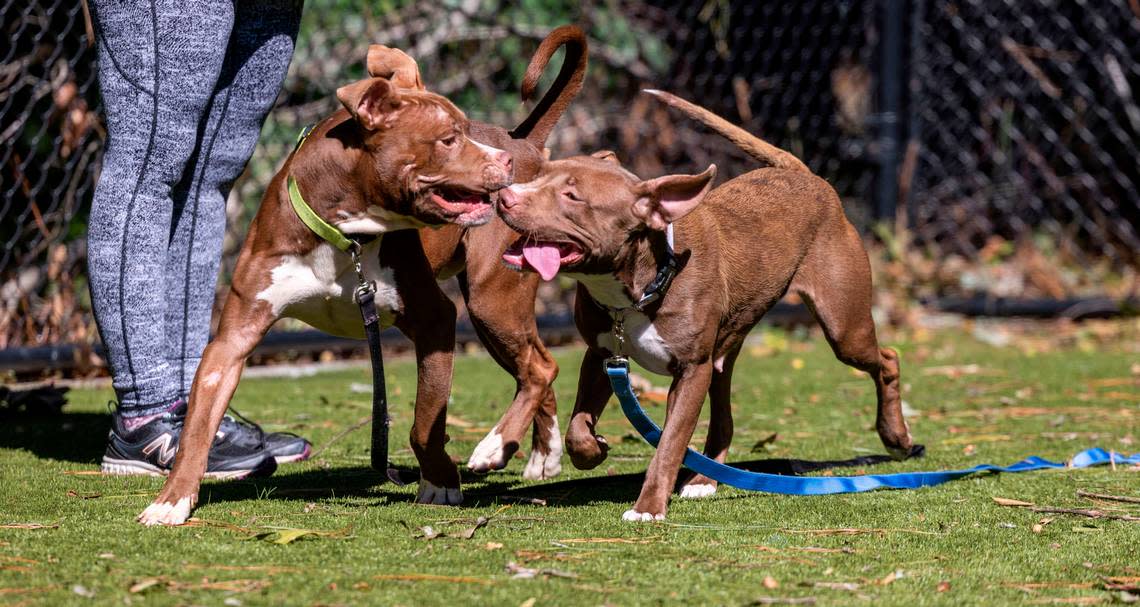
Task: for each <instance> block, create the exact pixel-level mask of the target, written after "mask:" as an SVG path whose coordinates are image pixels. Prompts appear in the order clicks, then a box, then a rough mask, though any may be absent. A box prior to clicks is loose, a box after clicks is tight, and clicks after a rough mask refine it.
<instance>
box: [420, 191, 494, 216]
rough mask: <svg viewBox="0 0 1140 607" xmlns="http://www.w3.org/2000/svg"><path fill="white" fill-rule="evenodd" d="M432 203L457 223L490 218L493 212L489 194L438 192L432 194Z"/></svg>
mask: <svg viewBox="0 0 1140 607" xmlns="http://www.w3.org/2000/svg"><path fill="white" fill-rule="evenodd" d="M431 201H432V202H434V203H435V204H436V205H438V206H439V208H441V209H443V211H444V213H446V214H447V215H448V216H449V217H452V218H454V220H455V221H456V223H467V222H468V221H472V220H478V219H483V218H485V217H490V213H491V212H492V207H491V195H490V194H487V193H479V192H471V191H457V190H436V191H433V192H432V193H431Z"/></svg>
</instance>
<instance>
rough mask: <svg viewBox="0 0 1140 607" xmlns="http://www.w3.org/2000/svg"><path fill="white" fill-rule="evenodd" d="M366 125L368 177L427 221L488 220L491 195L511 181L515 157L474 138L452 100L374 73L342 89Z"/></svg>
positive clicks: (362, 131)
mask: <svg viewBox="0 0 1140 607" xmlns="http://www.w3.org/2000/svg"><path fill="white" fill-rule="evenodd" d="M337 99H339V100H340V102H341V104H342V105H344V107H345V109H347V110H348V112H349V113H350V114H351V115H352V117H353V119H354V120H355V123H356V125H357V126H358V129H359V135H360V145H361V148H362V151H363V154H362V155H361V158H360V161H359V162H360V165H359V166H360V169H361V171H362V172H363V173H364V174H363V175H361V177H363V178H365V179H368V180H369V182H370V183H373V184H375V185H374V186H373V187H372V189H373V190H374V193H375V194H376V195H378V196H382V197H383V198H384V199H386V200H389V201H393V204H395V205H396V208H393V209H391V210H393V211H395V212H397V213H400V214H403V215H408V216H411V217H413V218H415V219H416V220H418V221H420V222H422V223H425V224H441V223H457V224H460V225H466V226H473V225H481V224H483V223H486V222H487V221H489V220H490V219H491V217H492V215H493V213H494V211H493V207H492V205H491V197H490V196H491V193H493V192H495V191H497V190H499V189H501V188H503V187H506V186H508V185H510V184H511V156H510V154H508V153H507V152H505V151H503V150H500V149H496V148H493V147H490V146H487V145H483V144H481V143H477V142H475V141H472V140H471V139H470V138H469V137H468V129H469V127H470V123H469V122H468V120H467V116H465V115H464V114H463V112H462V111H460V110H459V108H457V107H455V105H454V104H453V103H451V102H450V101H448V100H447V98H445V97H442V96H440V95H436V94H434V93H430V92H427V91H423V90H416V89H407V88H400V87H397V86H395V85H394V84H393V83H392V81H390V80H389V79H387V78H368V79H365V80H361V81H359V82H355V83H353V84H350V85H348V86H345V87H342V88H340V89H338V90H337Z"/></svg>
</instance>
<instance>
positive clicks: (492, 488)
mask: <svg viewBox="0 0 1140 607" xmlns="http://www.w3.org/2000/svg"><path fill="white" fill-rule="evenodd" d="M110 425H111V416H110V414H107V413H62V414H59V415H51V416H9V417H7V418H6V419H5V420H4V423H3V424H0V448H7V449H23V450H26V451H28V452H30V453H33V454H35V455H36V457H39V458H43V459H55V460H61V461H68V462H75V463H82V464H95V463H97V462H98V461H99V460H100V458H101V456H102V454H103V450H104V449H105V448H106V440H107V430H108V428H110ZM922 454H923V451H922V448H921V446H916V447H915V449H913V450H912V451H911V454H910V457H921V456H922ZM890 461H892V460H891V458H890V457H888V456H886V455H868V456H860V457H854V458H851V459H844V460H822V461H813V460H804V459H785V458H773V459H759V460H751V461H745V462H733V463H732V465H733V466H736V467H738V468H741V469H744V470H749V471H752V472H766V473H769V474H784V475H789V474H792V475H799V474H806V473H812V472H823V471H826V470H833V469H837V468H860V467H866V466H873V465H876V464H881V463H886V462H890ZM567 465H569V464H568V463H567ZM460 470H461V472H462V481H463V484H464V486H465V487H468V489H467V490H466V491H464V497H465V500H464V506H466V507H484V506H487V505H490V504H495V503H501V502H510V501H521V502H528V501H532V500H543V501H545V502H546V503H548V504H558V505H560V506H576V505H583V504H590V503H596V502H611V503H628V502H632V501H634V500H635V499H637V495H638V493H639V492H640V489H641V483H642V481H643V480H644V478H645V473H644V472H636V473H628V474H614V475H604V474H601V475H599V476H591V477H586V478H577V479H571V480H564V481H554V482H547V483H532V482H529V481H524V480H522V479H520V478H519V477H518V476H516V475H515V474H513V473H491V474H489V475H486V476H479V475H476V474H473V473H471V472H468V471H467V470H466V469H465V468H463V467H462V466H461V467H460ZM398 471H399V473H400V478H401V480H402V481H403V482H404V483H406V484H414V483H415V482H416V481H417V479H418V478H419V470H418V469H416V468H410V467H403V468H399V469H398ZM689 474H691V473H688V472H687V471H682V475H681V477H680V478H681V482H684V480H686V479H687V478H688V475H689ZM393 487H394V485H392V484H391V483H389V482H388V481H387V479H386V478H385V476H384V475H383V474H380V473H379V472H376V471H374V470H372V469H371V468H368V467H364V466H351V467H332V468H324V469H322V468H312V467H309V468H308V469H305V468H294V467H292V466H285V467H282V468H280V469H279V470H278V471H277V473H276V474H275V475H274V476H271V477H268V478H259V479H249V480H246V481H238V482H225V483H222V482H217V483H216V482H207V483H205V484H204V485H203V486H202V502H203V503H207V502H226V501H240V500H247V499H251V498H256V497H263V498H265V499H285V500H298V501H313V500H317V499H330V498H354V499H366V500H371V501H372V505H383V504H386V503H394V502H409V501H411V500H412V499H414V495H413V494H412V493H409V492H408V491H395V490H393Z"/></svg>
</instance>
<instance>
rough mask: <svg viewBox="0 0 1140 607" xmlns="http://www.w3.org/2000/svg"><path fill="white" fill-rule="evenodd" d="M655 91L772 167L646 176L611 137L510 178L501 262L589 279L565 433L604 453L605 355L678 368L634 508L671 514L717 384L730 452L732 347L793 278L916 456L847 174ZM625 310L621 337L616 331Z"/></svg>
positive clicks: (578, 461) (709, 450) (580, 307)
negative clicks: (830, 174)
mask: <svg viewBox="0 0 1140 607" xmlns="http://www.w3.org/2000/svg"><path fill="white" fill-rule="evenodd" d="M657 94H658V96H660V97H663V98H664V99H665V100H666V101H667V102H669V103H670V104H671V105H676V106H680V107H683V108H684V109H685V110H686V111H687V113H689V114H690V115H692V116H694V117H696V118H698V119H700V120H702V121H704V122H705V123H706V124H709V125H710V126H712V127H713V128H714V129H716V130H717V131H718V132H720V133H722V134H724V135H725V136H727V137H728V138H729V139H731V140H732V141H734V142H735V143H737V145H739V146H740V147H741V148H742V149H743V150H744V151H746V152H748V153H749V154H751V155H752V156H754V157H755V158H757V159H758V160H761V161H763V162H766V163H768V164H770V165H772V167H773V168H766V169H760V170H756V171H752V172H750V173H747V174H745V175H741V176H739V177H736V178H735V179H732V180H730V181H728V182H726V183H725V184H723V185H721V186H720V187H718V188H716V189H715V190H712V191H711V192H710V189H711V185H712V180H713V177H714V176H715V175H716V167H715V166H710V167H709V168H708V169H707V170H706V171H705V172H703V173H701V174H699V175H668V176H665V177H659V178H656V179H649V180H641V179H639V178H637V177H636V176H635V175H633V174H632V173H630V172H629V171H626V170H624V169H622V168H621V167H620V166H619V165H618V163H617V160H616V159H615V157H614V155H613V154H612V153H606V152H603V153H599V154H595V155H594V156H593V157H576V158H570V159H567V160H561V161H555V162H551V163H549V164H548V165H547V167H546V169H545V170H544V172H543V174H542V175H541V176H540V177H539V178H537V179H535V180H534V181H532V182H531V183H529V184H525V185H513V186H511V187H510V188H507V189H504V190H502V191H501V192H500V193H499V213H500V215H501V216H502V217H503V219H504V220H505V221H506V223H507V224H508V225H510V226H511V227H513V228H514V229H516V230H518V231H519V232H521V233H522V234H524V237H523V238H521V239H520V240H519V241H518V242H517V243H516V244H515V245H513V246H512V247H511V248H510V249H509V250H508V251H507V253H506V254H505V255H504V257H503V259H504V262H505V263H507V264H508V265H510V266H511V267H514V268H519V269H523V268H525V269H533V270H535V271H537V272H538V273H540V274H541V275H542V276H543V277H546V278H550V277H552V276H553V275H554V274H555V273H557V272H558V271H559V270H562V271H564V272H566V273H567V274H568V275H570V276H573V277H575V278H577V279H578V281H579V287H578V298H577V305H576V309H575V319H576V322H577V325H578V328H579V330H580V331H581V333H582V336H583V337H584V338H585V340H586V343H587V352H586V355H585V357H584V359H583V361H582V370H581V376H580V377H579V380H578V397H577V400H576V402H575V404H574V413H573V417H572V419H571V422H570V427H569V428H568V430H567V433H566V448H567V450H568V451H569V453H570V458H571V460H572V461H573V462H574V465H575V466H577V467H578V468H593V467H595V466H597V465H598V464H599V463H601V461H602V460H603V459H605V457H606V450H607V445H606V442H605V439H604V438H603V437H601V436H598V435H597V434H596V433H595V427H596V424H597V421H598V417H599V416H600V415H601V413H602V410H603V408H604V407H605V405H606V401H607V400H608V399H609V397H610V395H611V393H612V392H611V388H610V384H609V381H608V379H607V377H606V374H605V373H604V371H603V369H602V363H603V361H604V360H605V359H606V358H607V357H608V356H610V355H611V354H614V353H615V352H617V351H618V350H619V347H620V350H621V352H620V353H622V354H626V355H629V356H630V357H631V358H633V359H634V360H635V361H637V362H638V363H639V364H640V365H641V366H643V367H645V368H646V369H648V370H650V371H653V372H655V373H660V374H664V375H671V376H672V377H673V384H672V386H671V388H670V391H669V400H668V408H667V412H666V420H665V428H664V432H663V434H662V437H661V442H660V444H659V445H658V449H657V452H656V454H655V455H654V456H653V460H652V461H651V462H650V464H649V469H648V471H647V472H646V476H645V483H644V485H643V486H642V489H641V495H640V496H639V497H638V499H637V503H636V504H634V506H633V508H632V509H630V510H629V511H627V512H626V513H625V514H624V515H623V518H624V519H626V520H640V521H644V520H660V519H662V518H664V517H665V511H666V508H667V506H668V501H669V495H670V493H671V492H672V491H673V488H674V484H675V482H676V479H677V474H678V471H679V468H680V466H681V460H682V458H683V457H684V454H685V449H686V448H687V447H688V444H689V440H690V438H691V437H692V434H693V431H694V429H695V428H696V424H697V418H698V416H699V414H700V409H701V405H702V403H703V402H704V398H705V395H706V394H708V395H709V397H710V400H711V403H712V417H711V421H710V425H709V433H708V438H707V439H706V443H705V453H706V454H707V455H708V456H710V457H714V458H715V459H716V460H717V461H721V462H723V461H724V459H725V455H726V453H727V451H728V446H729V441H730V440H731V437H732V416H731V408H730V406H729V396H730V391H731V390H730V383H731V380H732V367H733V363H734V361H735V360H736V356H737V355H738V354H739V352H740V347H741V344H742V343H743V341H744V338H745V336H746V335H747V334H748V332H749V330H750V329H751V328H752V327H753V326H754V325H755V324H756V322H757V321H758V320H759V319H760V317H761V316H763V314H764V312H766V311H767V310H768V309H769V308H770V307H771V306H772V305H773V304H775V303H776V302H777V301H779V299H780V298H781V297H783V295H784V294H785V293H787V292H788V291H792V292H795V293H798V294H799V295H800V296H801V297H802V298H803V300H804V301H805V302H806V303H807V305H808V307H809V308H810V309H811V310H812V312H813V313H814V314H815V317H816V319H817V320H818V321H819V323H820V325H821V326H822V327H823V331H824V335H825V336H826V337H827V340H828V343H830V344H831V346H832V348H833V350H834V351H835V354H836V356H837V357H838V358H839V360H841V361H843V362H844V363H846V364H848V365H851V366H853V367H855V368H857V369H860V370H862V371H866V372H867V373H869V374H870V376H871V379H872V380H873V381H874V382H875V388H876V392H877V395H878V417H877V425H876V427H877V429H878V433H879V436H880V438H881V439H882V441H883V444H884V445H886V447H887V448H888V449H889V450H890V451H891V452H892V454H894V455H895V456H897V457H904V456H905V455H906V454H907V453H908V451H909V449H910V446H911V439H910V434H909V431H908V429H907V425H906V423H905V421H904V420H903V415H902V408H901V401H900V399H899V365H898V357H897V355H896V354H895V352H894V351H893V350H890V349H888V348H880V347H879V345H878V342H877V340H876V337H875V325H874V323H873V322H872V320H871V272H870V265H869V264H868V261H867V254H866V252H865V251H864V250H863V247H862V243H861V242H860V240H859V236H858V234H856V232H855V229H854V228H853V227H852V226H851V224H850V223H849V222H848V221H847V217H846V216H845V215H844V213H843V207H842V206H841V204H840V201H839V197H838V196H837V195H836V193H835V190H833V189H832V188H831V186H829V185H828V184H827V182H825V181H824V180H822V179H820V178H819V177H816V176H815V175H812V174H811V172H810V171H809V170H808V169H807V168H806V167H805V166H804V165H803V163H801V162H800V161H799V160H797V159H796V158H794V157H793V156H791V155H790V154H788V153H787V152H784V151H783V150H780V149H778V148H775V147H773V146H771V145H769V144H767V143H765V142H763V141H761V140H760V139H758V138H756V137H754V136H752V135H751V134H749V133H747V132H746V131H744V130H742V129H739V128H737V127H734V126H732V125H731V124H729V123H727V122H726V121H724V120H722V119H720V118H718V117H716V116H715V115H712V114H711V113H709V112H707V110H704V109H703V108H699V107H698V106H694V105H692V104H688V103H687V102H684V101H683V100H680V99H677V98H675V97H672V96H670V95H668V94H665V93H657ZM668 232H672V236H673V238H675V243H674V244H673V245H672V247H670V243H669V242H668V240H669V237H668V235H667V233H668ZM669 250H675V252H676V259H677V261H678V264H679V265H680V270H679V272H678V273H677V275H676V277H675V279H674V280H673V282H672V286H671V288H669V289H668V291H667V292H666V293H665V295H664V296H663V297H662V298H661V299H659V300H657V301H656V302H654V303H651V304H649V305H648V306H647V307H645V308H643V310H644V312H642V311H638V310H636V309H634V308H633V304H634V302H637V301H639V299H640V298H641V297H642V295H643V293H644V292H645V290H646V287H647V285H649V283H650V282H651V281H652V280H653V279H654V277H655V276H656V275H657V273H658V270H659V268H660V267H661V266H662V265H663V264H664V261H665V260H666V259H667V258H668V257H669V253H668V251H669ZM619 322H620V324H621V326H622V327H624V342H623V344H619V343H618V342H617V341H616V337H615V326H616V325H618V323H619ZM621 346H624V347H621ZM715 490H716V485H715V482H714V481H712V480H710V479H708V478H704V477H700V476H698V477H694V478H692V479H690V480H688V482H687V483H685V485H684V486H683V487H682V488H681V495H682V496H683V497H701V496H706V495H711V494H712V493H713V492H715Z"/></svg>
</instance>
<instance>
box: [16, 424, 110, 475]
mask: <svg viewBox="0 0 1140 607" xmlns="http://www.w3.org/2000/svg"><path fill="white" fill-rule="evenodd" d="M110 429H111V414H110V413H59V414H53V415H8V416H5V417H4V418H3V419H2V420H0V449H23V450H25V451H28V452H30V453H33V454H35V456H36V457H39V458H41V459H55V460H61V461H65V462H75V463H79V464H94V463H97V462H99V461H100V460H101V459H102V457H103V451H104V450H105V449H106V448H107V432H108V431H109V430H110Z"/></svg>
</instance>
